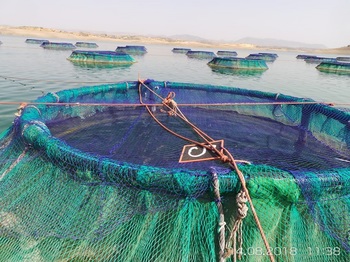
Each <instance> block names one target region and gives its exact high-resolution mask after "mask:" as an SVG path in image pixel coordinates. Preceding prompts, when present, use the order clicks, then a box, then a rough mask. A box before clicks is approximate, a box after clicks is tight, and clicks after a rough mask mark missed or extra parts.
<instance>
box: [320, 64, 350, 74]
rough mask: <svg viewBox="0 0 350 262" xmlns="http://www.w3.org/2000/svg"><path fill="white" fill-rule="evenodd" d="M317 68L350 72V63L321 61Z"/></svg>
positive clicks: (336, 71)
mask: <svg viewBox="0 0 350 262" xmlns="http://www.w3.org/2000/svg"><path fill="white" fill-rule="evenodd" d="M316 68H317V69H318V70H320V71H327V72H335V73H338V72H339V73H349V74H350V63H344V62H321V63H320V64H319V65H318V66H316Z"/></svg>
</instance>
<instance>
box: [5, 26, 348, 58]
mask: <svg viewBox="0 0 350 262" xmlns="http://www.w3.org/2000/svg"><path fill="white" fill-rule="evenodd" d="M0 35H10V36H25V37H28V38H33V37H34V38H40V39H46V38H54V39H74V40H80V41H82V40H85V41H87V40H89V41H111V42H125V43H143V44H162V45H172V46H174V47H179V46H182V47H208V48H209V47H210V48H223V49H225V48H226V49H252V50H270V51H282V52H284V51H294V52H301V53H327V54H342V55H350V46H347V47H340V48H329V49H308V48H291V47H277V46H257V45H253V44H234V43H221V42H213V41H208V42H199V41H184V40H176V39H172V38H168V37H148V36H141V35H121V34H120V35H119V34H118V35H117V34H106V33H91V32H84V31H80V32H76V31H66V30H60V29H51V28H44V27H34V26H17V27H12V26H4V25H0ZM0 40H1V39H0Z"/></svg>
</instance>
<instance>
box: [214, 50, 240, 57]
mask: <svg viewBox="0 0 350 262" xmlns="http://www.w3.org/2000/svg"><path fill="white" fill-rule="evenodd" d="M216 54H217V55H218V56H237V52H236V51H217V52H216Z"/></svg>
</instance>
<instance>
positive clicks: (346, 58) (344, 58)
mask: <svg viewBox="0 0 350 262" xmlns="http://www.w3.org/2000/svg"><path fill="white" fill-rule="evenodd" d="M335 59H337V61H339V62H350V56H338V57H336V58H335Z"/></svg>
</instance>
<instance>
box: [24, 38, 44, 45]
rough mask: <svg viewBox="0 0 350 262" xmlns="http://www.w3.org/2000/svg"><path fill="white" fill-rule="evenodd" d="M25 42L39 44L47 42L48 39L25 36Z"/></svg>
mask: <svg viewBox="0 0 350 262" xmlns="http://www.w3.org/2000/svg"><path fill="white" fill-rule="evenodd" d="M25 42H26V43H27V44H39V45H41V44H42V43H49V40H45V39H33V38H27V39H26V41H25Z"/></svg>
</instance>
